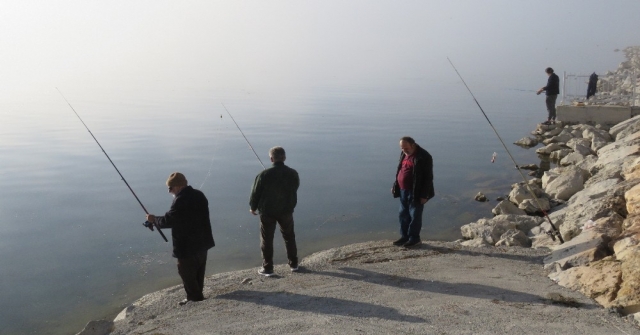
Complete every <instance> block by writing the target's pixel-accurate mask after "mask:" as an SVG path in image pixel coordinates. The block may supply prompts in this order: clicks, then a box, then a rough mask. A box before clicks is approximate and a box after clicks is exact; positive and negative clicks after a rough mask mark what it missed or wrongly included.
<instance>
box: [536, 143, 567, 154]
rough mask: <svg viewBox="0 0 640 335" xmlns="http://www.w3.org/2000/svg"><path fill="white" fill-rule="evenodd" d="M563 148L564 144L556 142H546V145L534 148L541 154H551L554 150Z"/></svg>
mask: <svg viewBox="0 0 640 335" xmlns="http://www.w3.org/2000/svg"><path fill="white" fill-rule="evenodd" d="M564 148H565V146H563V145H560V144H558V143H551V144H548V145H546V146H544V147H542V148H538V149H536V153H537V154H541V155H549V154H551V153H552V152H554V151H556V150H560V149H564Z"/></svg>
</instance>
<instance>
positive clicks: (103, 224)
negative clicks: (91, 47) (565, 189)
mask: <svg viewBox="0 0 640 335" xmlns="http://www.w3.org/2000/svg"><path fill="white" fill-rule="evenodd" d="M471 86H472V89H474V87H473V85H471ZM478 86H479V85H478ZM60 89H61V90H62V92H63V93H64V94H65V96H66V98H67V99H68V100H69V102H70V103H71V105H73V107H74V108H75V110H76V111H77V112H78V113H79V114H80V116H81V117H82V118H83V120H84V121H85V123H86V124H87V125H88V126H89V128H90V129H91V131H92V133H93V134H94V135H95V136H96V137H97V139H98V140H99V141H100V143H101V144H102V146H103V147H104V149H105V150H106V152H107V153H108V154H109V156H110V157H111V159H112V160H113V162H114V163H115V164H116V166H117V167H118V169H119V170H120V172H121V173H122V174H123V175H124V177H125V178H126V179H127V181H128V182H129V184H130V185H131V187H132V188H133V190H134V191H135V192H136V194H137V195H138V197H139V198H140V200H141V201H142V203H143V204H144V205H145V207H146V208H147V209H148V210H149V211H150V212H151V213H154V214H163V213H164V212H165V211H166V210H168V208H169V206H170V204H171V200H172V198H171V196H170V195H169V194H168V193H167V191H166V187H165V184H164V182H165V180H166V178H167V176H168V175H169V174H170V173H171V172H173V171H181V172H183V173H184V174H185V175H186V177H187V179H188V180H189V183H190V184H191V185H192V186H194V187H196V188H199V189H201V190H202V191H203V192H204V193H205V194H206V195H207V197H208V199H209V203H210V211H211V221H212V225H213V233H214V238H215V240H216V247H215V248H214V249H212V250H211V251H210V252H209V261H208V264H207V268H208V273H209V274H213V273H220V272H226V271H232V270H238V269H245V268H249V267H255V268H256V269H257V268H258V266H260V265H261V258H260V249H259V229H258V219H257V218H256V217H254V216H252V215H251V214H250V213H249V212H248V209H249V208H248V197H249V192H250V187H251V184H252V182H253V179H254V177H255V175H256V174H257V173H259V172H260V170H261V169H262V167H261V166H260V163H259V162H258V160H257V159H256V157H255V156H254V154H253V152H251V151H250V149H249V147H248V145H247V143H246V142H245V140H244V138H243V137H242V135H241V134H240V132H239V131H238V129H237V128H236V126H235V124H234V123H233V121H232V120H231V119H230V118H229V117H228V115H227V113H226V111H225V110H224V108H223V107H222V105H221V103H224V104H225V105H226V107H227V108H228V109H229V111H230V112H231V113H232V115H233V117H234V118H235V120H236V121H237V122H238V124H239V125H240V127H241V128H242V130H243V131H244V133H245V135H246V136H247V137H248V139H249V141H251V143H252V144H253V146H254V148H255V150H256V151H257V152H258V154H259V155H260V157H261V159H262V161H263V162H264V163H265V164H267V163H268V161H269V158H268V154H267V153H268V150H269V148H270V147H272V146H276V145H280V146H283V147H284V148H285V149H286V151H287V162H286V163H287V164H288V165H289V166H291V167H293V168H295V169H296V170H297V171H298V173H299V174H300V178H301V186H300V190H299V194H298V199H299V202H298V207H297V208H296V211H295V214H294V218H295V220H296V223H295V224H296V235H297V240H298V248H299V256H301V257H304V256H307V255H309V254H311V253H313V252H316V251H320V250H323V249H327V248H331V247H336V246H340V245H344V244H349V243H355V242H363V241H368V240H379V239H388V240H392V239H395V238H397V236H398V233H397V231H398V224H397V219H396V217H397V214H396V213H397V207H398V202H397V200H396V199H393V198H392V197H391V194H390V188H391V184H392V182H393V178H394V176H395V168H396V164H397V158H398V155H399V152H400V151H399V148H398V140H399V138H400V137H401V136H404V135H410V136H413V137H414V138H415V139H416V141H417V142H418V143H419V144H420V145H422V146H423V147H425V148H426V149H427V150H428V151H429V152H430V153H431V154H432V156H433V159H434V176H435V190H436V198H434V199H433V200H432V201H430V202H429V204H428V205H427V206H426V208H425V214H424V218H425V220H424V221H425V224H424V228H423V233H422V236H423V239H425V240H429V239H431V240H455V239H457V238H459V237H460V232H459V227H460V226H461V225H464V224H467V223H469V222H471V221H475V220H477V219H478V218H480V217H488V216H490V215H491V213H490V210H491V208H493V206H495V205H496V201H495V198H496V197H497V196H499V195H504V194H507V193H508V192H509V190H510V185H511V184H512V183H514V182H517V181H518V180H519V179H520V176H519V174H518V173H517V172H516V170H515V169H514V168H513V164H512V163H511V161H510V160H509V159H508V156H507V154H506V153H505V151H504V149H503V148H502V145H501V144H500V142H499V141H498V139H497V138H496V136H495V134H494V133H493V130H492V129H491V128H490V126H489V124H488V123H487V122H486V120H485V119H484V117H483V116H482V114H481V113H480V110H479V109H478V108H477V106H476V105H475V103H474V102H473V100H472V98H471V96H470V95H469V94H468V92H467V91H466V89H465V88H464V86H462V83H461V82H459V81H455V80H451V81H450V82H448V83H439V84H438V86H437V87H436V86H434V87H429V86H425V85H424V84H422V85H416V84H415V83H410V82H407V83H405V84H403V85H395V86H393V88H388V87H385V88H384V89H383V88H380V89H374V88H367V89H359V88H353V87H351V88H349V87H347V88H341V89H329V88H322V87H319V88H314V89H309V90H306V91H302V90H292V91H293V92H284V91H278V90H275V89H273V90H269V89H265V90H263V91H247V90H237V91H232V90H226V91H225V90H215V89H211V90H206V89H193V90H187V89H185V90H183V91H180V90H175V91H151V92H149V91H147V90H145V89H144V88H140V91H139V92H128V94H127V95H126V96H129V97H131V96H135V97H136V98H126V97H121V96H119V95H118V94H117V92H115V93H114V92H111V93H110V94H104V95H101V96H91V97H85V96H77V95H76V94H74V92H73V90H69V89H65V88H63V87H61V88H60ZM474 93H475V94H476V97H477V98H478V100H479V102H480V103H481V104H482V106H483V108H484V109H485V112H487V114H488V115H489V118H491V121H492V122H493V124H494V126H495V127H496V128H497V129H498V131H499V132H500V134H501V136H502V137H503V139H504V141H505V142H506V143H507V145H508V147H509V149H510V150H511V151H512V153H513V154H514V156H515V157H516V159H517V160H518V163H520V164H526V163H539V161H538V160H537V158H536V156H535V153H534V152H533V151H532V150H524V149H521V148H519V147H517V146H515V145H512V144H511V143H513V142H514V141H516V140H518V139H520V138H522V137H524V136H527V135H528V134H529V132H530V131H531V130H533V129H534V127H535V124H536V123H537V122H540V121H543V120H544V119H545V115H546V112H545V110H544V97H542V96H536V95H535V94H533V93H532V92H523V91H519V90H510V89H509V88H485V89H478V91H475V92H474ZM0 107H1V111H0V113H2V123H1V124H0V157H1V163H0V164H1V165H0V185H2V186H3V187H2V190H3V191H2V192H1V193H0V231H2V234H0V253H1V254H2V255H3V257H1V258H0V268H1V269H2V275H1V276H0V288H1V290H0V301H1V302H2V309H1V311H0V334H71V333H75V332H78V331H80V330H81V329H82V328H83V327H84V325H85V324H86V323H87V322H88V321H89V320H93V319H103V318H113V317H115V315H116V314H117V313H118V312H120V311H121V310H122V309H123V308H124V307H125V306H126V305H127V304H129V303H131V302H133V301H134V300H136V299H138V298H139V297H141V296H142V295H144V294H146V293H150V292H153V291H156V290H159V289H163V288H166V287H168V286H170V285H176V284H180V279H179V277H178V274H177V271H176V266H175V260H174V259H173V258H172V257H171V245H170V243H166V242H164V241H163V240H162V239H161V237H160V236H159V234H158V233H157V232H151V231H149V230H147V229H146V228H144V227H142V225H141V224H142V222H143V221H144V212H143V210H142V208H141V207H140V206H139V204H138V203H137V202H136V200H135V198H134V197H133V195H132V194H131V193H130V192H129V190H128V189H127V188H126V186H125V184H124V183H123V182H122V181H121V180H120V177H119V176H118V175H117V173H116V171H115V170H114V168H113V167H112V166H111V164H110V163H109V161H108V160H107V158H106V157H105V155H104V154H103V153H102V152H101V150H100V148H99V147H98V145H97V144H96V143H95V142H94V140H93V139H92V138H91V136H90V134H89V133H88V132H87V131H86V129H85V128H84V127H83V125H82V123H80V121H79V120H78V119H77V117H76V116H75V114H73V111H72V110H71V109H70V108H69V106H68V105H67V104H66V102H65V101H64V100H63V99H62V97H61V96H60V95H59V94H58V92H57V91H56V90H55V88H52V89H51V91H48V92H43V93H42V96H38V97H33V99H30V100H29V101H24V102H19V103H11V104H9V103H4V104H2V105H1V106H0ZM493 152H497V153H498V156H497V161H496V162H495V163H493V164H492V163H491V162H490V159H491V155H492V154H493ZM479 191H482V192H484V193H485V194H487V195H488V196H489V197H490V198H491V199H492V201H491V202H488V203H477V202H475V201H473V196H474V195H475V194H476V193H477V192H479ZM165 234H166V235H167V236H168V237H169V236H170V234H171V232H170V231H169V230H165ZM275 241H276V258H275V261H276V262H278V263H281V264H282V263H285V262H286V259H285V258H286V255H285V253H284V247H283V244H282V238H281V237H280V236H276V239H275Z"/></svg>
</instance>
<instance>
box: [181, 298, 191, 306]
mask: <svg viewBox="0 0 640 335" xmlns="http://www.w3.org/2000/svg"><path fill="white" fill-rule="evenodd" d="M189 301H191V300H189V299H184V300H182V301H180V302H179V303H178V305H180V306H184V305H186V304H187V303H188V302H189Z"/></svg>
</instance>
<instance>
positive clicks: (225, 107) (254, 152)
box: [221, 103, 267, 170]
mask: <svg viewBox="0 0 640 335" xmlns="http://www.w3.org/2000/svg"><path fill="white" fill-rule="evenodd" d="M221 104H222V107H224V110H226V111H227V114H229V117H231V120H232V121H233V123H235V124H236V127H238V130H240V134H242V137H244V140H245V141H247V144H248V145H249V148H251V151H253V154H254V155H256V158H257V159H258V161H260V165H262V168H263V169H265V170H266V169H267V168H266V167H265V166H264V164H262V160H261V159H260V157H259V156H258V154H257V153H256V151H255V150H254V149H253V146H252V145H251V143H249V140H248V139H247V137H246V136H244V132H243V131H242V129H240V126H239V125H238V123H237V122H236V120H235V119H234V118H233V116H232V115H231V113H229V110H228V109H227V106H225V105H224V104H223V103H221Z"/></svg>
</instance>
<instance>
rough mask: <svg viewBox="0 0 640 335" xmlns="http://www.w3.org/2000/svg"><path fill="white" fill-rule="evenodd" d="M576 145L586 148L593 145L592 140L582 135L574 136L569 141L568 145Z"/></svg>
mask: <svg viewBox="0 0 640 335" xmlns="http://www.w3.org/2000/svg"><path fill="white" fill-rule="evenodd" d="M576 145H580V146H583V147H586V148H590V147H591V140H589V139H586V138H582V137H574V138H572V139H570V140H569V141H567V146H568V147H569V148H571V149H574V148H575V146H576ZM574 150H575V149H574Z"/></svg>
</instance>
